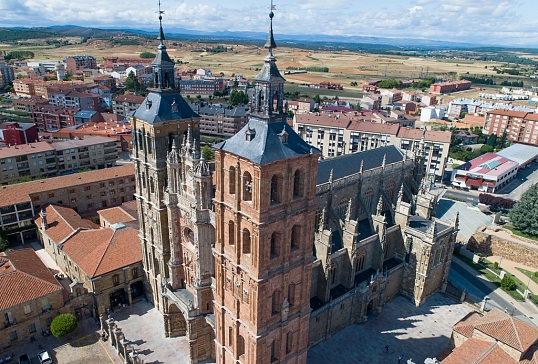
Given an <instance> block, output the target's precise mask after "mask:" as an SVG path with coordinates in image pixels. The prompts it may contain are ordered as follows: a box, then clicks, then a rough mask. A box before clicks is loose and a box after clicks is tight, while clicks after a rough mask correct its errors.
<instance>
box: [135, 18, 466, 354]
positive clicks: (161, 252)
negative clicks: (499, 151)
mask: <svg viewBox="0 0 538 364" xmlns="http://www.w3.org/2000/svg"><path fill="white" fill-rule="evenodd" d="M273 16H274V14H273V12H272V11H271V13H270V20H271V26H270V29H269V35H268V39H267V42H266V44H265V48H266V49H267V51H268V54H267V57H266V58H265V59H264V65H263V67H262V69H261V71H260V73H259V75H258V76H256V78H255V79H254V81H255V83H256V85H255V93H254V97H253V99H252V103H251V106H250V107H251V112H250V114H251V115H250V117H249V121H248V123H247V125H246V126H245V127H244V128H243V129H242V130H241V131H239V132H238V133H237V134H236V135H235V136H233V137H232V138H230V139H228V140H226V141H225V142H223V143H221V144H218V145H216V146H215V147H214V148H215V171H214V173H211V169H210V165H209V164H208V163H207V161H205V160H204V158H203V156H202V154H201V153H200V144H199V116H198V115H197V114H196V113H195V112H193V111H192V109H191V108H190V107H189V106H188V105H187V103H186V102H185V100H184V99H183V97H182V96H181V94H180V90H179V88H178V87H177V85H176V84H175V83H174V77H173V75H174V63H173V61H172V60H171V59H170V57H169V56H168V54H167V51H166V46H165V44H164V41H165V37H164V32H163V30H162V25H161V27H160V30H159V38H158V39H159V40H160V45H159V47H158V51H157V56H156V58H155V60H154V61H153V63H152V67H153V84H152V88H151V89H150V93H149V95H148V96H147V98H146V100H145V101H144V103H143V104H142V105H141V106H140V107H139V109H138V110H136V111H135V112H134V114H133V116H132V118H131V122H132V130H133V160H134V163H135V171H136V176H137V180H136V181H137V192H136V198H137V202H138V211H139V215H140V218H139V220H140V242H141V247H142V253H143V265H144V272H145V278H146V280H147V284H146V285H145V287H146V295H147V297H148V299H149V300H150V301H151V302H153V304H154V305H155V307H157V308H158V309H159V311H160V312H162V314H163V315H164V318H165V327H164V330H165V333H166V335H167V336H169V337H173V336H182V335H185V336H187V338H188V339H189V345H190V360H191V362H192V363H197V362H200V361H203V360H207V359H209V358H215V359H216V362H217V363H273V362H286V363H306V357H307V350H308V348H309V347H310V346H311V345H314V344H316V343H318V342H320V341H322V340H325V339H327V338H329V337H330V336H331V335H332V334H334V333H335V332H337V331H339V330H341V329H342V328H344V327H345V326H346V325H349V324H351V323H361V322H365V321H366V320H367V318H368V314H369V313H370V312H381V311H382V308H383V305H384V303H385V302H387V301H388V300H390V299H391V298H393V297H395V296H396V295H398V294H403V295H405V296H407V297H408V298H409V299H411V300H412V301H413V302H414V303H415V304H416V305H421V304H422V303H424V301H425V300H426V299H427V298H428V297H429V296H431V295H433V294H434V293H435V292H437V291H439V290H440V289H442V288H443V287H444V284H445V283H446V280H447V277H448V271H449V268H450V261H451V257H452V249H453V245H454V241H455V236H456V232H457V229H458V221H457V218H456V219H455V220H454V221H453V222H452V223H451V224H447V223H443V222H441V221H438V220H435V219H433V218H432V216H433V215H434V211H435V207H436V204H437V201H436V198H435V197H434V196H433V195H430V194H429V193H428V191H426V190H425V189H424V187H423V185H422V181H423V177H424V176H423V174H424V171H423V167H422V166H423V158H424V153H425V148H424V143H423V140H422V143H421V148H420V150H419V151H418V152H417V153H416V154H413V155H410V154H408V152H404V151H402V150H400V149H398V148H396V147H385V148H379V149H375V150H370V151H367V152H363V153H357V154H352V155H346V156H342V157H338V158H334V159H327V160H320V154H319V150H317V149H315V148H313V147H311V146H310V145H308V144H307V143H305V142H304V141H303V140H302V139H301V138H300V137H299V136H298V135H297V134H296V133H295V132H294V131H293V129H292V128H291V127H290V126H289V125H288V124H287V122H286V115H287V110H286V109H287V107H286V104H285V102H284V82H285V80H284V78H283V77H282V76H281V75H280V72H279V70H278V67H277V65H276V58H275V57H274V55H273V50H274V49H275V48H276V44H275V41H274V37H273V29H272V19H273ZM159 20H161V16H159Z"/></svg>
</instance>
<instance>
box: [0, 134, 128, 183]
mask: <svg viewBox="0 0 538 364" xmlns="http://www.w3.org/2000/svg"><path fill="white" fill-rule="evenodd" d="M117 158H118V155H117V149H116V142H115V141H114V140H110V139H109V138H104V137H98V136H94V137H88V138H86V139H81V140H69V141H64V142H54V143H50V142H48V141H46V142H37V143H32V144H23V145H18V146H14V147H11V148H2V149H1V150H0V168H1V171H0V183H1V184H6V183H9V182H12V181H16V180H17V179H19V178H21V177H37V176H54V175H57V174H64V173H73V172H74V171H78V170H79V169H82V168H95V169H98V168H105V167H107V168H108V167H113V166H114V165H115V163H116V160H117Z"/></svg>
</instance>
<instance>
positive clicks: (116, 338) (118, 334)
mask: <svg viewBox="0 0 538 364" xmlns="http://www.w3.org/2000/svg"><path fill="white" fill-rule="evenodd" d="M112 336H114V341H115V342H116V353H118V354H119V353H120V341H121V339H123V333H122V332H121V329H120V328H119V327H117V326H116V329H115V330H114V335H112ZM112 336H111V337H112Z"/></svg>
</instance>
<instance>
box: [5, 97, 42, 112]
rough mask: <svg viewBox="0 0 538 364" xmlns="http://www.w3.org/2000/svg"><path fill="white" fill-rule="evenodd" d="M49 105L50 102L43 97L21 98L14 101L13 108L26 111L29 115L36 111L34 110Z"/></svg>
mask: <svg viewBox="0 0 538 364" xmlns="http://www.w3.org/2000/svg"><path fill="white" fill-rule="evenodd" d="M48 104H49V101H48V100H47V99H44V98H42V97H41V96H31V97H20V98H17V99H13V108H14V109H15V110H17V111H24V112H27V113H29V114H30V113H31V112H32V111H33V110H34V108H36V107H39V106H42V105H48Z"/></svg>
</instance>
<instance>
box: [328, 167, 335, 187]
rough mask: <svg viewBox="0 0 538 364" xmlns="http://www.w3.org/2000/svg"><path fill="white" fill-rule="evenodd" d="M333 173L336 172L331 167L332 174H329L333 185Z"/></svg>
mask: <svg viewBox="0 0 538 364" xmlns="http://www.w3.org/2000/svg"><path fill="white" fill-rule="evenodd" d="M333 173H334V169H332V168H331V174H329V183H330V184H331V185H332V184H333Z"/></svg>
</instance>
